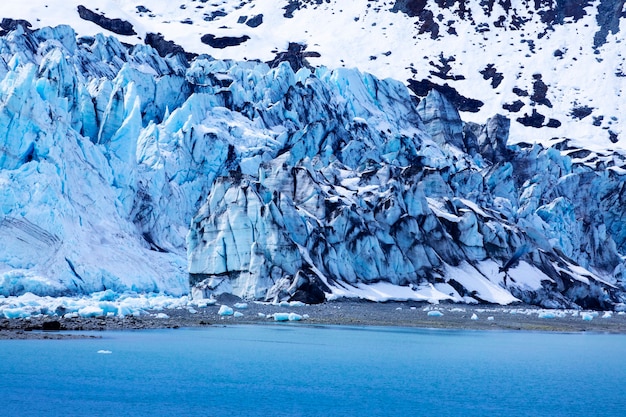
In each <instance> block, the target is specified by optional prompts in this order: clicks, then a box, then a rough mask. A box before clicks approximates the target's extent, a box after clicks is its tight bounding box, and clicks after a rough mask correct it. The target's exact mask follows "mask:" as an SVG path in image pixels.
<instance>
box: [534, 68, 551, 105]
mask: <svg viewBox="0 0 626 417" xmlns="http://www.w3.org/2000/svg"><path fill="white" fill-rule="evenodd" d="M533 78H534V79H535V81H533V94H532V95H531V96H530V99H531V100H532V101H534V102H535V103H537V104H542V105H544V106H546V107H550V108H552V103H550V100H548V99H547V98H546V94H547V93H548V86H547V85H546V84H545V83H544V82H543V81H542V79H541V74H535V75H533Z"/></svg>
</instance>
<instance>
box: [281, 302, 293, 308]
mask: <svg viewBox="0 0 626 417" xmlns="http://www.w3.org/2000/svg"><path fill="white" fill-rule="evenodd" d="M278 305H279V306H281V307H291V304H289V302H288V301H281V302H280V303H278Z"/></svg>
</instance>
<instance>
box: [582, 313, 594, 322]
mask: <svg viewBox="0 0 626 417" xmlns="http://www.w3.org/2000/svg"><path fill="white" fill-rule="evenodd" d="M582 318H583V320H585V321H591V320H593V314H591V313H582Z"/></svg>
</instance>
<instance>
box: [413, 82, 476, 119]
mask: <svg viewBox="0 0 626 417" xmlns="http://www.w3.org/2000/svg"><path fill="white" fill-rule="evenodd" d="M408 83H409V89H410V90H411V91H412V92H413V93H415V95H416V96H418V97H426V96H427V95H428V93H429V92H430V90H437V91H439V92H440V93H441V94H443V95H444V96H445V97H446V99H448V100H449V101H450V102H451V103H452V104H453V105H454V106H455V107H456V108H457V109H458V110H459V111H467V112H471V113H476V112H478V111H479V110H480V108H481V107H482V106H483V104H484V103H483V102H482V101H480V100H476V99H472V98H468V97H465V96H462V95H461V94H459V92H458V91H456V89H454V88H453V87H450V86H449V85H448V84H444V85H439V84H435V83H433V82H432V81H430V80H427V79H423V80H421V81H416V80H408Z"/></svg>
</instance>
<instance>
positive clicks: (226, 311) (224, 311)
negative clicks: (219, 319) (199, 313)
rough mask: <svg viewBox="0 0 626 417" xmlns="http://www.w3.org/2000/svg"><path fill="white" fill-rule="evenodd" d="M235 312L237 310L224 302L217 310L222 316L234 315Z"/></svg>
mask: <svg viewBox="0 0 626 417" xmlns="http://www.w3.org/2000/svg"><path fill="white" fill-rule="evenodd" d="M234 313H235V311H234V310H233V309H232V308H230V307H228V306H227V305H226V304H222V306H221V307H220V310H219V311H218V312H217V314H218V315H220V316H232V315H233V314H234Z"/></svg>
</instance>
